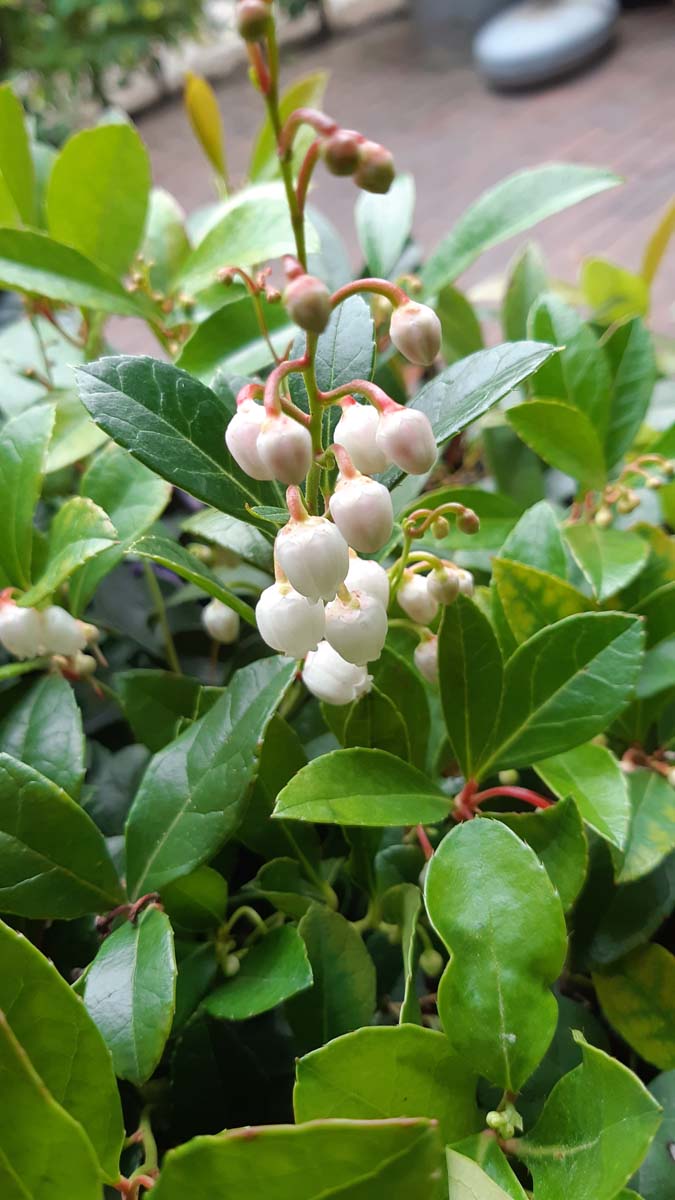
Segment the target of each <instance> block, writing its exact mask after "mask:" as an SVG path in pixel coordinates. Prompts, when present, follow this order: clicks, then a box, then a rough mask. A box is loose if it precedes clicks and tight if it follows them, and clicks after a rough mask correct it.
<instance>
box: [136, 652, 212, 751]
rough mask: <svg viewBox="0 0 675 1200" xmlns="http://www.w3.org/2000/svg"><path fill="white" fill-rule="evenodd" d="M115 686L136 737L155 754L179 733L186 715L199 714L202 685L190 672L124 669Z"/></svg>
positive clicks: (195, 715)
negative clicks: (179, 673)
mask: <svg viewBox="0 0 675 1200" xmlns="http://www.w3.org/2000/svg"><path fill="white" fill-rule="evenodd" d="M115 689H116V691H117V695H118V696H119V699H120V703H121V705H122V709H123V710H124V715H125V717H126V719H127V721H128V722H129V724H130V726H131V729H132V732H133V734H134V737H135V738H136V740H137V741H139V742H142V743H143V745H144V746H147V747H148V749H149V750H152V752H153V754H156V753H157V751H158V750H162V749H163V748H164V746H166V745H167V744H168V743H169V742H172V741H173V740H174V738H175V737H177V736H178V727H179V726H180V725H181V722H182V721H183V720H185V718H186V717H187V718H188V719H189V720H195V719H196V718H197V716H198V710H199V703H200V700H201V694H202V685H201V684H200V682H199V680H198V679H191V678H190V676H188V675H173V674H172V673H171V672H170V671H153V670H148V669H142V670H133V671H122V672H120V674H119V675H116V676H115Z"/></svg>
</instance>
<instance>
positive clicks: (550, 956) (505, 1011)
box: [426, 820, 567, 1091]
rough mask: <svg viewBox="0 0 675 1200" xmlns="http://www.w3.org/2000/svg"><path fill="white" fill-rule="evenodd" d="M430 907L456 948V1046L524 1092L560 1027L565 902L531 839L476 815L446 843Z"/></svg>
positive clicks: (432, 874) (451, 998)
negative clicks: (556, 990) (557, 990)
mask: <svg viewBox="0 0 675 1200" xmlns="http://www.w3.org/2000/svg"><path fill="white" fill-rule="evenodd" d="M477 896H480V898H481V899H480V903H479V904H477V903H476V902H475V898H476V897H477ZM523 896H527V898H528V901H527V905H524V904H523ZM426 905H427V912H428V913H429V918H430V920H431V922H432V923H433V925H434V928H435V929H436V931H437V933H438V934H439V936H440V937H441V938H442V940H443V942H444V943H445V945H446V946H447V948H448V950H449V951H450V954H451V960H450V963H449V964H448V966H447V967H446V969H445V971H444V973H443V976H442V979H441V982H440V985H439V989H438V1010H439V1014H440V1017H441V1020H442V1022H443V1027H444V1029H445V1031H446V1034H447V1036H448V1040H449V1042H450V1045H451V1047H452V1048H453V1050H454V1051H455V1052H456V1053H457V1054H459V1055H461V1057H462V1058H464V1059H465V1060H466V1061H467V1062H468V1063H469V1064H470V1065H471V1066H472V1067H473V1068H474V1069H475V1070H476V1071H478V1072H479V1073H480V1074H481V1075H485V1076H486V1078H488V1079H490V1080H491V1081H492V1082H493V1083H497V1084H499V1086H500V1087H503V1088H507V1089H508V1090H510V1091H517V1090H518V1089H519V1088H520V1087H521V1086H522V1084H523V1083H524V1082H525V1080H526V1079H527V1078H528V1076H529V1075H531V1073H532V1071H533V1070H534V1068H535V1067H536V1066H537V1064H538V1063H539V1061H540V1060H541V1058H542V1057H543V1055H544V1054H545V1052H546V1049H547V1047H548V1045H549V1042H550V1041H551V1038H552V1036H553V1032H554V1030H555V1025H556V1018H557V1011H556V1004H555V1000H554V999H553V996H552V995H551V993H550V991H549V985H550V984H551V983H553V981H554V980H555V979H556V978H557V976H558V974H559V972H560V970H561V968H562V965H563V962H564V959H565V953H566V947H567V939H566V936H565V920H564V916H563V910H562V905H561V903H560V899H559V897H558V895H557V893H556V891H555V890H554V888H553V885H552V883H551V882H550V880H549V877H548V875H547V874H546V871H545V870H544V867H543V866H542V864H541V862H540V861H539V859H538V858H537V856H536V854H535V853H534V851H533V850H532V849H531V848H530V847H529V846H527V845H525V843H524V842H522V841H520V839H519V838H518V837H517V836H516V835H515V834H514V833H512V832H511V830H510V829H507V828H506V826H505V825H502V824H500V823H498V822H496V821H484V820H475V821H468V822H466V823H465V824H463V825H459V826H457V827H456V828H455V829H453V830H452V832H451V833H449V834H447V835H446V837H445V838H444V839H443V841H442V842H441V844H440V846H439V847H438V849H437V850H436V853H435V854H434V857H433V858H432V860H431V863H430V865H429V871H428V874H427V882H426ZM532 912H536V913H537V920H536V922H533V921H532V920H531V919H530V914H531V913H532Z"/></svg>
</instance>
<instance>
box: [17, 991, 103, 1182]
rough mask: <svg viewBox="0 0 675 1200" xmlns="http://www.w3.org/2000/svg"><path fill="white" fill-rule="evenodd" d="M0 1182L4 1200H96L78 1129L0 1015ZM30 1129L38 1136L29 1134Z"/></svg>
mask: <svg viewBox="0 0 675 1200" xmlns="http://www.w3.org/2000/svg"><path fill="white" fill-rule="evenodd" d="M0 1075H1V1076H2V1083H3V1086H2V1105H1V1106H0V1145H1V1146H2V1158H1V1159H0V1183H1V1184H2V1191H3V1196H6V1197H7V1198H8V1200H57V1198H58V1197H61V1196H69V1197H72V1200H98V1198H99V1197H100V1195H101V1178H100V1173H99V1169H98V1164H97V1162H96V1157H95V1155H94V1151H93V1148H92V1145H91V1142H90V1141H89V1139H88V1137H87V1135H86V1133H85V1132H84V1130H83V1128H82V1126H81V1125H80V1124H79V1123H78V1122H77V1121H75V1120H73V1118H72V1117H71V1116H70V1114H69V1113H67V1112H66V1111H65V1109H63V1108H61V1106H60V1105H59V1104H57V1103H56V1101H55V1100H54V1099H53V1098H52V1096H51V1095H50V1094H49V1092H48V1091H47V1089H46V1087H45V1086H44V1084H43V1082H42V1080H41V1079H40V1076H39V1075H38V1074H37V1072H36V1071H35V1070H34V1068H33V1066H32V1065H31V1063H30V1060H29V1058H28V1056H27V1055H26V1053H25V1052H24V1050H23V1049H22V1047H21V1045H20V1044H19V1042H18V1040H17V1039H16V1037H15V1036H14V1034H13V1033H12V1030H11V1029H10V1027H9V1025H8V1024H7V1020H6V1018H5V1017H4V1015H3V1014H2V1013H0ZM36 1129H37V1130H39V1137H36V1136H35V1132H36Z"/></svg>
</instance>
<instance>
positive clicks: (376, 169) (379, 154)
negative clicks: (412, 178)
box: [354, 142, 396, 194]
mask: <svg viewBox="0 0 675 1200" xmlns="http://www.w3.org/2000/svg"><path fill="white" fill-rule="evenodd" d="M395 174H396V169H395V167H394V159H393V157H392V155H391V154H390V153H389V151H388V150H386V149H385V147H384V146H380V144H379V142H362V143H361V145H360V146H359V164H358V166H357V168H356V170H355V172H354V183H355V184H356V185H357V187H360V188H363V190H364V191H365V192H376V193H377V194H382V193H384V192H388V191H389V188H390V187H391V185H392V183H393V182H394V176H395Z"/></svg>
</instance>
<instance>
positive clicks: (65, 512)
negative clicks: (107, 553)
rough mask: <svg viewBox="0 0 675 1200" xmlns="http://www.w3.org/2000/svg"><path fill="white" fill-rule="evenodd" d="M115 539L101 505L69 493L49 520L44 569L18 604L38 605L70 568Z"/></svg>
mask: <svg viewBox="0 0 675 1200" xmlns="http://www.w3.org/2000/svg"><path fill="white" fill-rule="evenodd" d="M116 540H117V531H116V529H115V527H114V525H113V523H112V521H111V520H110V518H109V517H108V515H107V513H104V511H103V509H102V508H99V507H98V505H97V504H94V501H93V500H89V499H88V497H86V496H71V498H70V500H66V502H65V504H64V505H63V507H62V508H60V509H59V511H58V513H57V514H56V516H55V518H54V520H53V521H52V526H51V529H50V531H49V541H48V543H47V561H46V563H45V566H44V570H43V572H42V574H41V575H40V578H39V579H38V581H37V583H35V584H34V585H33V587H32V588H30V589H29V591H27V592H25V593H24V594H23V596H22V597H21V599H20V601H19V603H20V604H23V605H25V606H26V607H28V606H31V605H35V604H40V603H41V602H42V601H43V600H46V599H47V597H48V596H51V594H52V593H53V592H55V591H56V589H57V588H58V587H60V586H61V584H62V583H64V582H65V580H66V579H68V578H69V577H70V576H71V575H72V574H73V571H76V570H77V568H78V567H81V566H82V565H83V564H84V563H86V562H88V561H89V559H90V558H94V557H95V556H96V555H97V554H101V553H102V552H103V551H104V550H108V549H109V548H110V546H111V545H112V544H113V542H115V541H116Z"/></svg>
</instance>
